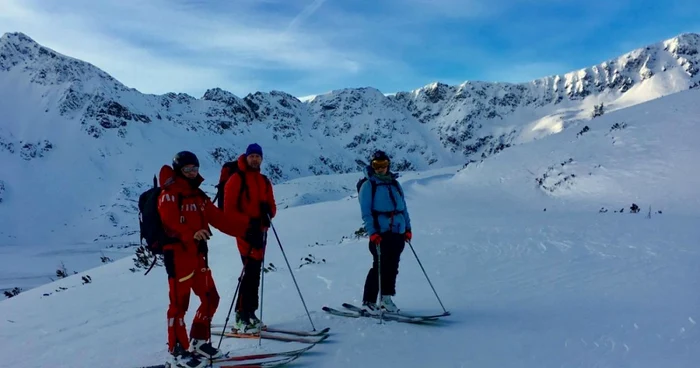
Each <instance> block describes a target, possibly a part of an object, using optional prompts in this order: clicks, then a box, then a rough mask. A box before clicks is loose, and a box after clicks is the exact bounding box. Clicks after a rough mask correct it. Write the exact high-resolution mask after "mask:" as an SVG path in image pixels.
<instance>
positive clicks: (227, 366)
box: [139, 354, 301, 368]
mask: <svg viewBox="0 0 700 368" xmlns="http://www.w3.org/2000/svg"><path fill="white" fill-rule="evenodd" d="M300 356H301V354H297V355H280V356H272V357H270V358H273V359H268V360H265V361H262V362H254V361H251V360H260V359H245V360H241V361H231V362H228V361H223V362H220V363H215V362H212V365H211V367H214V368H234V367H235V368H270V367H279V366H282V365H285V364H287V363H289V362H291V361H294V360H296V359H297V358H299V357H300ZM184 367H185V366H182V368H184ZM139 368H181V367H180V366H178V365H171V364H157V365H149V366H142V367H139Z"/></svg>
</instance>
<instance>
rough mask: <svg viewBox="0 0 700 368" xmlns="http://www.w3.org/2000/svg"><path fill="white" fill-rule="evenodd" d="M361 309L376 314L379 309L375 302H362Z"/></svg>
mask: <svg viewBox="0 0 700 368" xmlns="http://www.w3.org/2000/svg"><path fill="white" fill-rule="evenodd" d="M362 309H363V310H364V311H365V312H367V313H369V314H372V315H378V314H379V312H380V310H379V306H377V303H375V302H362Z"/></svg>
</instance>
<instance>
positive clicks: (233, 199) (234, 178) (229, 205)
mask: <svg viewBox="0 0 700 368" xmlns="http://www.w3.org/2000/svg"><path fill="white" fill-rule="evenodd" d="M238 169H239V170H240V171H241V172H242V173H244V174H243V175H244V176H245V184H246V186H247V193H246V191H244V192H243V193H241V192H240V190H241V184H242V182H241V175H240V174H237V173H234V174H233V175H231V177H230V178H229V179H228V180H227V181H226V186H224V211H225V212H226V213H239V214H240V213H241V212H242V214H245V215H247V216H250V217H251V218H259V217H262V216H261V213H260V203H262V202H267V204H268V205H269V206H270V217H271V218H272V217H275V215H276V214H277V204H276V203H275V196H274V194H273V193H272V184H271V183H270V182H269V181H267V179H266V178H264V177H263V176H262V174H261V173H260V170H253V169H251V168H249V167H248V163H247V162H246V158H245V155H241V156H240V157H238ZM239 194H241V196H240V197H241V200H240V203H239V201H238V195H239ZM239 204H240V209H239ZM241 210H242V211H241ZM262 230H267V229H266V228H263V229H262ZM236 243H237V244H238V251H239V252H240V253H241V255H246V256H249V257H250V258H253V259H256V260H262V259H263V257H264V254H265V251H264V249H252V248H251V246H250V244H248V243H247V242H246V241H245V240H244V239H243V237H242V236H240V237H236Z"/></svg>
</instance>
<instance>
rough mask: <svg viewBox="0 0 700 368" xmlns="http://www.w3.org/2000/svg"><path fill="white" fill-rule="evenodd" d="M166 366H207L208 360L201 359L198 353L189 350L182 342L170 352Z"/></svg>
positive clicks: (172, 367) (200, 367) (173, 367)
mask: <svg viewBox="0 0 700 368" xmlns="http://www.w3.org/2000/svg"><path fill="white" fill-rule="evenodd" d="M165 366H166V367H167V368H204V367H206V366H207V362H206V361H205V360H204V359H200V357H199V356H198V355H197V354H196V353H192V352H190V351H187V350H185V349H183V348H182V346H181V345H180V344H177V345H176V346H175V350H174V351H173V352H172V353H170V357H169V359H168V361H167V362H166V363H165Z"/></svg>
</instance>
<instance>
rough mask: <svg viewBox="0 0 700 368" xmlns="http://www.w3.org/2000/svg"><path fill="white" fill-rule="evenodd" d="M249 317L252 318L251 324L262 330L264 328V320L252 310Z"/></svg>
mask: <svg viewBox="0 0 700 368" xmlns="http://www.w3.org/2000/svg"><path fill="white" fill-rule="evenodd" d="M248 318H249V320H250V324H251V325H253V326H255V328H257V329H258V330H262V328H263V323H262V321H261V320H260V318H258V316H256V315H255V312H251V313H250V314H249V315H248Z"/></svg>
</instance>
